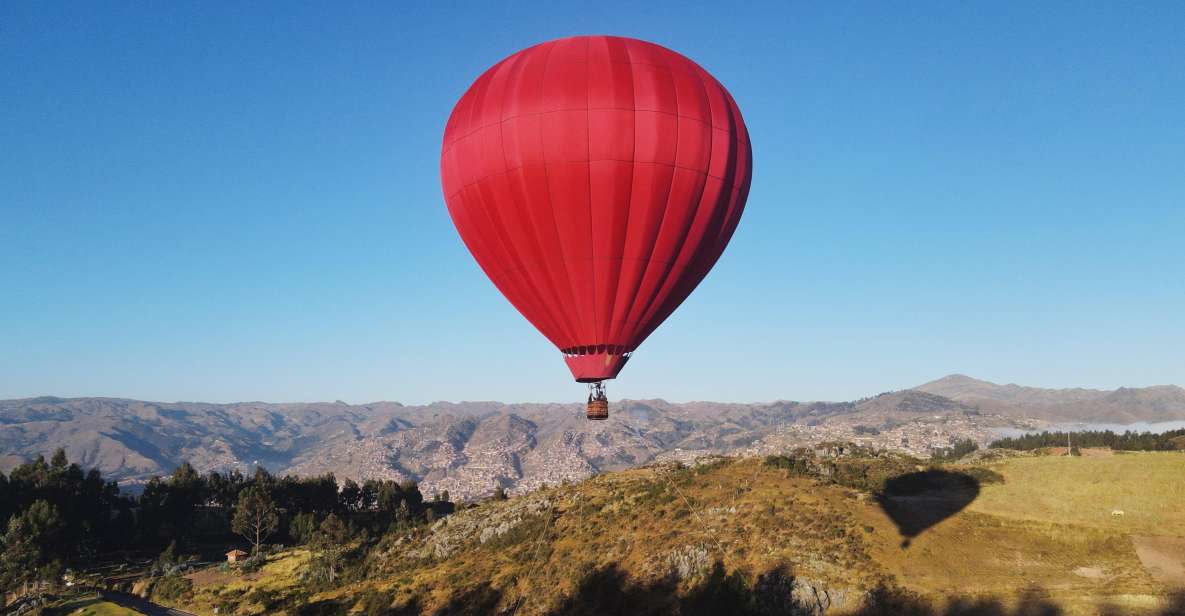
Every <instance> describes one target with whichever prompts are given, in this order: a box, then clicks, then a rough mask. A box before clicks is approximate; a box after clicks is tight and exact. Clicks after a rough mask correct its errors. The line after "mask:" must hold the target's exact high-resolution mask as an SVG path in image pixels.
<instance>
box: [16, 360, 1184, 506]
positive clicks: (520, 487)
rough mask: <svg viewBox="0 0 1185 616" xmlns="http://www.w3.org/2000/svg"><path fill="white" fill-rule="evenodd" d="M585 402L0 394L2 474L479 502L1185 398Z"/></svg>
mask: <svg viewBox="0 0 1185 616" xmlns="http://www.w3.org/2000/svg"><path fill="white" fill-rule="evenodd" d="M1084 392H1085V393H1084ZM583 406H584V405H583V404H580V403H547V402H543V403H501V402H496V401H473V402H447V401H437V402H432V403H429V404H426V405H405V404H402V403H399V402H391V401H379V402H370V403H366V404H359V405H350V404H345V403H342V402H340V401H336V402H290V403H267V402H258V401H255V402H236V403H229V404H215V403H202V402H151V401H142V400H134V399H129V398H108V397H93V398H61V397H55V396H40V397H33V398H23V399H14V400H0V470H5V471H6V470H8V469H10V468H12V467H13V466H15V465H17V464H19V463H21V462H23V461H25V460H28V459H31V458H34V457H36V456H37V455H43V456H47V457H48V456H49V455H50V454H51V453H52V452H53V450H55V449H57V448H58V447H61V448H63V449H65V450H66V453H67V455H68V456H69V458H70V459H71V460H76V461H78V462H79V463H80V464H81V465H83V466H84V467H95V468H98V469H100V470H101V471H102V472H103V473H104V475H105V476H109V477H112V478H114V479H117V480H119V481H121V482H122V483H124V484H126V485H129V486H135V485H136V484H138V483H142V482H143V481H146V480H147V479H148V478H150V477H152V476H154V475H165V474H168V473H169V472H171V471H172V469H173V468H174V467H176V466H177V465H179V464H180V463H181V462H182V461H187V462H189V463H191V464H192V465H193V466H194V467H195V468H197V469H198V470H199V471H201V472H207V471H213V470H217V471H224V472H225V471H232V470H238V471H239V472H243V473H250V472H251V471H252V470H253V468H254V466H256V465H260V466H264V467H265V468H267V469H268V470H270V471H272V472H276V473H292V474H299V475H315V474H322V473H326V472H332V473H334V474H335V475H336V476H337V477H339V478H340V479H344V478H347V477H349V478H353V479H356V480H364V479H369V478H376V479H399V480H405V479H410V480H415V481H418V482H421V485H423V486H424V489H425V490H426V493H431V491H445V490H448V491H449V492H450V494H451V495H453V496H454V497H459V498H461V499H472V498H480V497H482V496H484V495H486V494H488V493H490V492H492V491H493V490H494V489H495V488H496V487H498V486H501V487H503V488H505V489H507V490H511V491H517V492H522V491H529V490H532V489H535V488H537V487H540V486H543V485H555V484H557V483H562V482H564V481H576V480H579V479H583V478H585V477H588V476H590V475H592V474H597V473H600V472H603V471H608V470H620V469H624V468H628V467H632V466H637V465H640V464H645V463H647V462H650V461H654V460H664V459H679V460H687V461H690V460H692V459H694V458H695V457H697V456H702V455H716V454H725V455H728V454H743V455H760V454H766V453H776V452H780V451H783V450H785V449H787V448H790V447H795V446H802V445H807V444H811V443H817V442H823V441H826V440H858V441H860V442H863V443H865V444H868V445H870V446H876V447H881V448H891V449H900V450H903V451H907V452H910V453H913V454H914V455H921V456H925V455H929V453H930V452H931V451H933V450H934V449H935V448H941V447H946V446H949V445H950V444H951V443H953V442H954V441H956V440H960V439H964V438H972V439H973V440H977V441H979V442H981V443H986V442H987V441H989V440H991V439H992V438H994V436H993V435H995V434H997V433H996V432H993V430H994V429H996V428H1001V427H1011V428H1027V429H1033V428H1039V427H1041V426H1042V425H1043V424H1042V423H1041V422H1043V421H1057V420H1062V419H1064V418H1066V417H1067V416H1069V417H1070V418H1072V419H1078V420H1098V418H1105V419H1107V420H1110V421H1112V422H1115V423H1129V422H1130V421H1141V420H1158V419H1161V418H1168V419H1185V390H1181V389H1180V388H1178V387H1175V386H1163V387H1157V388H1120V389H1116V390H1110V391H1104V390H1045V389H1041V388H1026V387H1022V386H1016V385H997V384H994V383H990V382H987V381H979V380H976V379H972V378H970V377H966V376H963V375H951V376H948V377H943V379H938V380H936V381H931V382H929V383H925V384H923V385H920V386H918V387H915V388H911V389H904V390H899V391H894V392H885V393H883V394H879V395H876V396H870V397H868V398H864V399H861V400H854V401H847V402H825V401H815V402H795V401H790V400H778V401H774V402H761V403H728V402H710V401H693V402H683V403H673V402H669V401H666V400H663V399H660V398H654V399H647V400H620V401H615V402H613V403H612V406H611V417H610V420H609V421H606V422H588V421H586V420H585V418H584V408H583ZM1128 420H1130V421H1128Z"/></svg>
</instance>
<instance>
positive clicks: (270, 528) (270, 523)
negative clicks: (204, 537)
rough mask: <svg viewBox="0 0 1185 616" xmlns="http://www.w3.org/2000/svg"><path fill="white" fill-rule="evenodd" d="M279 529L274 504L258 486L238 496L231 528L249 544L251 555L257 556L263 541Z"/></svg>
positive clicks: (278, 520)
mask: <svg viewBox="0 0 1185 616" xmlns="http://www.w3.org/2000/svg"><path fill="white" fill-rule="evenodd" d="M279 527H280V516H279V515H278V514H277V513H276V504H275V503H273V502H272V499H271V497H270V496H268V494H267V492H266V491H264V490H263V489H261V488H260V487H259V486H251V487H249V488H247V489H246V490H243V491H242V492H241V493H240V494H239V502H238V503H237V504H236V505H235V514H234V518H233V519H232V520H231V528H232V529H233V530H234V531H235V532H236V533H238V534H239V535H242V537H243V538H244V539H246V540H247V541H249V542H251V546H252V554H255V555H259V547H260V546H261V545H263V542H264V540H265V539H267V538H268V537H270V536H271V534H272V533H274V532H276V529H277V528H279Z"/></svg>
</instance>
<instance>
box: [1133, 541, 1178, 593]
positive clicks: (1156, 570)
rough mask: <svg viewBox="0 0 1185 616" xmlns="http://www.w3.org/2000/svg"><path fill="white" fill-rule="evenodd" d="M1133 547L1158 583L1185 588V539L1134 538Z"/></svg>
mask: <svg viewBox="0 0 1185 616" xmlns="http://www.w3.org/2000/svg"><path fill="white" fill-rule="evenodd" d="M1132 545H1134V546H1135V548H1136V555H1137V556H1139V557H1140V562H1141V563H1143V565H1144V568H1145V569H1147V570H1148V573H1149V574H1150V575H1151V576H1152V577H1153V578H1154V579H1155V580H1156V581H1158V582H1160V583H1162V584H1164V585H1166V586H1169V587H1171V588H1185V537H1137V536H1132Z"/></svg>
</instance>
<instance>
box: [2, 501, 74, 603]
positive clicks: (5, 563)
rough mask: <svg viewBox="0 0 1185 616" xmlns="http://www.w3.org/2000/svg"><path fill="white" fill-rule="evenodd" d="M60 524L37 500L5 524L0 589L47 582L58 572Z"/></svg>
mask: <svg viewBox="0 0 1185 616" xmlns="http://www.w3.org/2000/svg"><path fill="white" fill-rule="evenodd" d="M61 534H62V523H61V519H60V518H59V517H58V511H57V509H56V508H55V507H54V506H53V505H51V504H49V503H47V502H46V501H43V500H39V501H37V502H35V503H33V504H32V505H30V506H29V508H28V509H26V510H24V511H22V512H21V513H20V514H19V515H15V516H12V517H11V518H10V519H9V520H8V528H7V530H6V531H5V533H4V542H3V543H4V546H3V547H4V551H3V553H2V554H0V588H4V589H12V588H15V587H16V586H17V585H18V584H19V585H27V584H28V583H29V582H34V581H46V578H45V577H44V576H52V575H53V573H54V572H55V571H56V570H58V569H60V568H61V567H60V561H58V559H57V558H56V557H55V554H56V553H57V551H58V550H59V549H61V548H60V546H58V544H59V543H60V538H61Z"/></svg>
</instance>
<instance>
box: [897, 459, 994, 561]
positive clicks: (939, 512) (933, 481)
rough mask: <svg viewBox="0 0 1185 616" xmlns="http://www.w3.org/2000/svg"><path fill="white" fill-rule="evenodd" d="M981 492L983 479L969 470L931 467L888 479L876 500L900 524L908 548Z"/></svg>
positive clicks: (902, 544) (960, 509) (904, 545)
mask: <svg viewBox="0 0 1185 616" xmlns="http://www.w3.org/2000/svg"><path fill="white" fill-rule="evenodd" d="M978 496H979V480H978V479H976V478H974V477H972V476H971V475H968V474H966V473H959V472H954V471H946V470H941V469H929V470H924V471H919V472H916V473H908V474H905V475H898V476H897V477H893V478H892V479H889V480H888V481H886V482H885V487H884V489H882V490H881V491H880V493H878V494H877V495H876V502H877V503H878V504H879V505H880V507H881V509H882V510H884V512H885V515H888V516H889V519H891V520H893V523H894V524H896V525H897V531H898V532H900V533H901V536H902V537H903V540H902V542H901V547H902V548H903V549H904V548H908V547H909V545H910V543H911V542H912V541H913V539H914V538H915V537H917V536H918V535H920V534H922V533H923V532H925V531H926V530H928V529H929V528H931V527H933V526H934V525H935V524H938V523H939V522H941V521H943V520H945V519H947V518H949V517H951V516H953V515H955V514H956V513H958V512H960V511H962V510H963V509H964V508H966V507H967V505H970V504H971V501H974V500H975V499H976V497H978Z"/></svg>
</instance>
